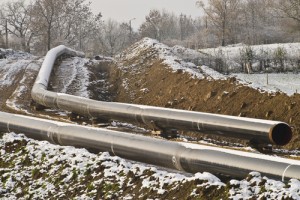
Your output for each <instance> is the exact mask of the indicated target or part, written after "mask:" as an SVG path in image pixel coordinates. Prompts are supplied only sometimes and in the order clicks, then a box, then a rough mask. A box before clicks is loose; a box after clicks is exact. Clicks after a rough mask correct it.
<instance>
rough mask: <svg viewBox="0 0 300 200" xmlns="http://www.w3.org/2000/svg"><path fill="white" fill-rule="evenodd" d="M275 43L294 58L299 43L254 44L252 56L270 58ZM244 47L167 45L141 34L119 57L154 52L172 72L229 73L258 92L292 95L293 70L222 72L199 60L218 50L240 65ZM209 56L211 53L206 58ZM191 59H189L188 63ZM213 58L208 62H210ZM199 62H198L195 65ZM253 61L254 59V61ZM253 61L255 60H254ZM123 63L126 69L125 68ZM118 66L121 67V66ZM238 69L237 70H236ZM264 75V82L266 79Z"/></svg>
mask: <svg viewBox="0 0 300 200" xmlns="http://www.w3.org/2000/svg"><path fill="white" fill-rule="evenodd" d="M278 47H282V48H284V49H285V50H286V57H287V58H290V59H294V60H295V59H296V60H297V59H298V57H299V55H300V43H288V44H272V45H256V46H251V48H252V49H253V51H254V52H255V54H256V56H263V55H261V54H260V53H261V51H262V50H264V51H267V52H269V54H268V56H269V57H270V58H268V59H271V58H272V56H273V54H274V51H276V49H277V48H278ZM243 48H245V45H237V46H229V47H219V48H214V49H201V50H200V52H199V51H195V50H191V49H187V48H184V47H181V46H174V47H168V46H166V45H164V44H162V43H159V42H158V41H157V40H154V39H150V38H144V39H143V40H141V41H139V42H137V43H136V44H135V45H134V46H132V48H131V49H130V51H128V52H126V54H124V55H122V56H123V57H122V59H123V60H126V61H127V60H132V59H133V60H134V59H136V58H140V59H141V60H144V59H145V58H146V57H147V56H148V57H151V56H153V55H156V56H157V57H156V58H158V59H161V60H163V63H164V64H166V65H167V66H169V67H170V68H171V69H172V70H173V71H174V72H176V71H178V70H181V71H183V72H187V73H189V74H191V76H193V77H197V78H198V79H203V78H207V79H209V80H226V79H229V78H232V77H236V78H237V80H238V83H240V84H242V85H245V86H248V87H251V88H254V89H257V90H259V91H261V92H268V93H274V92H282V93H285V94H287V95H290V96H291V95H293V94H294V93H298V92H299V91H300V81H299V79H298V74H293V73H285V74H284V73H269V74H243V73H234V74H230V75H224V74H222V73H219V72H217V71H216V70H214V69H213V68H212V66H205V65H203V63H207V59H212V57H217V54H218V53H219V52H220V51H221V52H222V54H224V59H225V60H226V62H227V65H229V67H231V68H232V69H234V68H238V69H241V66H240V56H241V55H240V52H241V50H242V49H243ZM149 49H152V50H151V52H150V53H149V55H148V54H143V53H142V52H145V51H146V52H147V50H149ZM209 56H212V57H211V58H209ZM192 62H193V63H192ZM213 63H214V62H211V64H212V65H213ZM196 64H197V65H199V66H196ZM256 64H257V63H256ZM254 65H255V64H254ZM127 67H128V66H126V70H127ZM129 67H131V68H130V72H131V73H132V72H134V71H135V70H137V68H138V67H139V64H138V63H135V64H132V66H129ZM121 69H123V68H122V67H121ZM236 71H238V70H236ZM267 77H268V83H267ZM123 87H124V88H127V89H128V81H127V80H123Z"/></svg>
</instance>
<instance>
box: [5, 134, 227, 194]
mask: <svg viewBox="0 0 300 200" xmlns="http://www.w3.org/2000/svg"><path fill="white" fill-rule="evenodd" d="M0 149H1V150H0V175H1V182H0V198H4V199H47V198H53V199H66V198H68V199H70V198H75V199H95V198H96V197H101V199H118V198H121V197H126V199H137V198H172V197H176V196H178V197H180V196H182V197H189V196H190V197H196V196H199V194H200V193H199V191H200V190H202V189H207V188H211V187H213V188H215V189H217V190H220V191H222V189H223V188H224V184H223V183H222V182H221V181H220V180H219V179H218V178H217V177H215V176H214V175H212V174H208V173H203V174H201V173H199V174H196V175H194V176H191V177H187V176H185V175H182V174H178V173H169V172H166V171H163V170H159V169H157V168H155V167H151V166H146V165H144V164H139V163H132V162H129V161H127V160H124V159H121V158H119V157H116V156H110V155H109V153H107V152H104V153H99V154H92V153H89V152H88V151H87V150H85V149H77V148H74V147H62V146H58V145H53V144H49V143H48V142H45V141H35V140H32V139H29V138H27V137H25V136H24V135H22V134H20V135H17V134H14V133H7V134H4V136H3V137H2V139H1V140H0ZM181 187H185V188H186V190H184V191H181Z"/></svg>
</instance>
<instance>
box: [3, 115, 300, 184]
mask: <svg viewBox="0 0 300 200" xmlns="http://www.w3.org/2000/svg"><path fill="white" fill-rule="evenodd" d="M0 131H2V132H11V131H13V132H17V133H24V134H25V135H26V136H28V137H31V138H34V139H38V140H47V141H50V142H52V143H56V144H60V145H72V146H76V147H84V148H87V149H89V150H92V151H95V152H99V151H108V152H110V153H111V155H113V154H114V155H117V156H120V157H123V158H127V159H130V160H135V161H140V162H145V163H149V164H154V165H158V166H162V167H167V168H171V169H176V170H181V171H186V172H190V173H196V172H203V171H207V172H211V173H214V174H217V175H218V174H221V175H226V176H228V175H229V176H231V177H236V178H245V177H246V176H247V175H248V174H249V172H252V171H257V172H260V173H262V175H265V176H267V177H269V178H276V179H280V180H282V181H284V180H288V179H290V178H295V179H300V173H299V172H300V161H296V160H290V159H284V158H278V157H272V156H266V155H262V154H255V153H248V152H241V151H235V150H228V149H222V148H217V147H209V146H204V145H195V144H188V143H179V142H171V141H166V140H160V139H156V138H152V137H146V136H142V135H136V134H130V133H123V132H117V131H112V130H107V129H99V128H93V127H87V126H79V125H74V124H68V123H62V122H54V121H50V120H45V119H39V118H33V117H27V116H22V115H16V114H8V113H3V112H0Z"/></svg>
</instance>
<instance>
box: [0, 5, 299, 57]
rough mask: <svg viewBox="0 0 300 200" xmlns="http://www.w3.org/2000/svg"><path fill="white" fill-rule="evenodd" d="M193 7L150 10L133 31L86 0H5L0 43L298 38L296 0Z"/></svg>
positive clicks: (96, 47)
mask: <svg viewBox="0 0 300 200" xmlns="http://www.w3.org/2000/svg"><path fill="white" fill-rule="evenodd" d="M195 6H198V7H199V17H198V18H192V17H191V16H187V15H184V14H181V15H179V16H178V15H175V14H174V13H171V12H168V11H166V10H162V11H160V10H151V11H150V12H149V14H148V15H147V16H146V17H145V21H144V22H143V23H142V24H141V25H140V27H139V29H138V31H133V30H132V27H131V23H130V22H131V21H130V20H129V23H128V22H125V23H119V22H116V21H113V20H107V21H103V20H102V15H101V13H99V14H94V13H92V12H91V7H90V3H89V2H87V1H86V0H33V1H31V3H25V0H14V1H9V2H8V3H6V4H3V5H1V10H0V47H6V46H8V47H10V48H15V49H21V50H24V51H28V52H30V51H32V52H33V53H41V54H43V53H45V52H46V51H47V50H49V49H50V48H52V47H53V46H56V45H58V44H66V45H68V46H71V47H73V48H75V49H78V50H82V51H85V52H90V53H91V54H99V53H101V54H105V55H109V56H112V55H115V54H117V53H119V52H120V51H121V50H123V49H124V48H126V47H127V46H128V45H130V44H132V43H133V42H135V41H136V40H138V39H140V38H142V37H151V38H155V39H157V40H159V41H161V42H163V43H166V44H168V45H176V44H178V45H182V46H185V47H189V48H195V49H196V48H205V47H216V46H219V45H222V46H224V45H228V44H235V43H246V44H249V45H253V44H262V43H263V44H267V43H275V42H295V41H299V40H300V35H299V31H300V30H299V25H300V1H299V0H205V1H202V0H199V1H197V4H196V5H195ZM200 9H202V10H203V11H204V15H203V14H202V15H201V10H200ZM127 21H128V20H127ZM7 41H9V42H8V44H7Z"/></svg>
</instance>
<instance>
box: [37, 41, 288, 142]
mask: <svg viewBox="0 0 300 200" xmlns="http://www.w3.org/2000/svg"><path fill="white" fill-rule="evenodd" d="M62 54H69V55H77V56H83V55H82V54H81V53H78V52H76V51H74V50H71V49H69V48H67V47H65V46H59V47H56V48H54V49H51V50H50V51H49V52H48V53H47V55H46V58H45V61H44V62H43V65H42V67H41V69H40V71H39V74H38V76H37V79H36V81H35V83H34V86H33V89H32V91H31V95H32V98H33V99H34V101H36V102H37V103H39V104H41V105H44V106H47V107H53V108H59V109H62V110H67V111H71V112H74V113H77V114H81V115H84V116H88V117H91V118H103V119H109V120H119V121H127V122H132V123H138V124H143V125H147V126H149V127H155V128H158V129H161V130H168V129H177V130H186V131H197V132H202V133H209V134H216V135H222V136H229V137H235V138H240V139H247V140H255V141H256V142H259V143H264V144H270V143H271V144H275V145H286V144H288V142H289V141H290V140H291V139H292V130H291V128H290V126H289V125H288V124H286V123H283V122H279V121H270V120H260V119H251V118H244V117H234V116H226V115H217V114H209V113H203V112H193V111H186V110H178V109H168V108H159V107H153V106H144V105H134V104H126V103H115V102H101V101H95V100H91V99H86V98H82V97H77V96H72V95H67V94H61V93H55V92H51V91H47V86H48V82H49V77H50V74H51V71H52V67H53V64H54V61H55V59H56V58H57V57H58V56H59V55H62Z"/></svg>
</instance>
